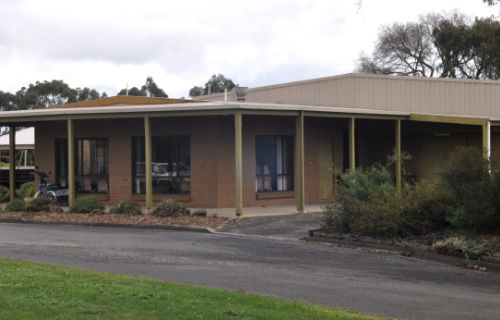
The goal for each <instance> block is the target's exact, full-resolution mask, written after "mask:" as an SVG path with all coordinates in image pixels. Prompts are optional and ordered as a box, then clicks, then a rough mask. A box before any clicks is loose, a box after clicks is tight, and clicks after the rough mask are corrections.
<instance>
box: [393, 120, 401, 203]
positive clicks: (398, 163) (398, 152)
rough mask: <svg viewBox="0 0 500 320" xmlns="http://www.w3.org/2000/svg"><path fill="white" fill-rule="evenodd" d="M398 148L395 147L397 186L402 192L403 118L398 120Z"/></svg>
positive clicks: (399, 191)
mask: <svg viewBox="0 0 500 320" xmlns="http://www.w3.org/2000/svg"><path fill="white" fill-rule="evenodd" d="M395 135H396V148H395V150H394V151H395V155H394V156H395V157H396V159H395V160H396V162H395V166H396V168H395V169H396V170H395V171H396V188H397V190H398V193H399V194H401V186H402V159H401V157H402V155H401V120H400V119H398V120H396V132H395Z"/></svg>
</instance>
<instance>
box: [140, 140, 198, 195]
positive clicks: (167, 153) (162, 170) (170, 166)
mask: <svg viewBox="0 0 500 320" xmlns="http://www.w3.org/2000/svg"><path fill="white" fill-rule="evenodd" d="M151 144H152V160H153V161H152V171H153V172H152V176H153V192H154V193H162V194H171V193H174V194H175V193H189V192H190V191H191V182H190V181H191V168H190V138H189V136H155V137H152V141H151ZM132 148H133V150H132V158H133V159H132V163H133V171H134V172H133V186H132V189H133V192H134V193H136V194H141V193H144V192H145V178H144V172H145V161H144V158H145V155H144V152H145V148H144V138H143V137H136V138H133V139H132Z"/></svg>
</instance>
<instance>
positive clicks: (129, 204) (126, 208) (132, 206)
mask: <svg viewBox="0 0 500 320" xmlns="http://www.w3.org/2000/svg"><path fill="white" fill-rule="evenodd" d="M111 213H116V214H123V215H129V216H135V215H139V214H142V212H141V208H140V207H139V204H138V203H137V202H136V201H122V202H120V203H118V204H117V205H116V206H114V207H112V208H111Z"/></svg>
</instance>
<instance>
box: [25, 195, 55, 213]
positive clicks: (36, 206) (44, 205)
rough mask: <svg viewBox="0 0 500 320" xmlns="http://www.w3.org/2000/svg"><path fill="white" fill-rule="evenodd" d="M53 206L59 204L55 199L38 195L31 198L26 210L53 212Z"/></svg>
mask: <svg viewBox="0 0 500 320" xmlns="http://www.w3.org/2000/svg"><path fill="white" fill-rule="evenodd" d="M52 206H57V203H56V202H55V201H54V200H51V199H49V198H46V197H38V198H35V199H33V200H31V201H30V202H29V203H28V205H27V206H26V211H29V212H39V211H43V212H51V211H52V208H51V207H52Z"/></svg>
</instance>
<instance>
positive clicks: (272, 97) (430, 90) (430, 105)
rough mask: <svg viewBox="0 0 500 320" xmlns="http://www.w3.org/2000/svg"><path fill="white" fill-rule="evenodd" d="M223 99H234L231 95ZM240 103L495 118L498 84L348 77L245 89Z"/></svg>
mask: <svg viewBox="0 0 500 320" xmlns="http://www.w3.org/2000/svg"><path fill="white" fill-rule="evenodd" d="M195 99H199V100H210V101H220V100H223V99H224V94H213V95H210V96H201V97H196V98H195ZM228 100H231V101H233V100H235V97H234V94H233V93H232V92H230V93H229V94H228ZM246 101H247V102H261V103H283V104H297V105H316V106H327V107H348V108H359V109H376V110H387V111H402V112H410V113H423V114H443V115H451V116H468V117H469V116H470V117H497V118H498V117H500V81H496V80H467V79H449V78H423V77H403V76H386V75H373V74H359V73H349V74H345V75H338V76H332V77H325V78H318V79H311V80H303V81H295V82H289V83H282V84H276V85H270V86H263V87H256V88H250V89H249V90H248V94H247V97H246Z"/></svg>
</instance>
